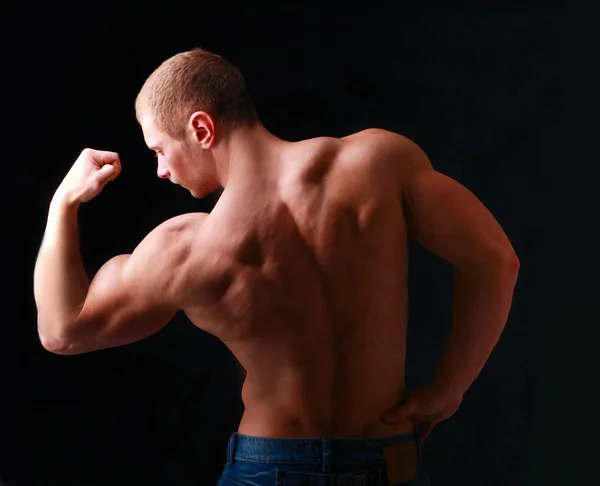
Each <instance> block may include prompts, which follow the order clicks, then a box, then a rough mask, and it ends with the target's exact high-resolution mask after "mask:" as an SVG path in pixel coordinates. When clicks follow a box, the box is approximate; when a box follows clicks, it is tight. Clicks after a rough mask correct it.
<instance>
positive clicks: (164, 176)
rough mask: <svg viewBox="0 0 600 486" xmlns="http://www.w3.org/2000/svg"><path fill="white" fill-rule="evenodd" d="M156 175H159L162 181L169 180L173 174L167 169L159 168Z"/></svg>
mask: <svg viewBox="0 0 600 486" xmlns="http://www.w3.org/2000/svg"><path fill="white" fill-rule="evenodd" d="M156 175H158V177H160V178H161V179H168V178H169V176H170V175H171V173H170V172H169V169H167V168H166V167H160V166H158V169H157V170H156Z"/></svg>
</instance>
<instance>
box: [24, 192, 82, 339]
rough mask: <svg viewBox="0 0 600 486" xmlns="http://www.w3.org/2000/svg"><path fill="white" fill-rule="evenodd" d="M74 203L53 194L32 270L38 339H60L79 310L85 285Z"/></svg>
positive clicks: (76, 210) (75, 204)
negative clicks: (33, 269)
mask: <svg viewBox="0 0 600 486" xmlns="http://www.w3.org/2000/svg"><path fill="white" fill-rule="evenodd" d="M78 209H79V204H78V203H72V202H70V201H68V200H67V199H66V198H64V197H60V196H58V195H57V196H55V197H54V199H53V200H52V202H51V203H50V210H49V212H48V221H47V225H46V230H45V233H44V238H43V240H42V245H41V247H40V251H39V254H38V258H37V262H36V265H35V271H34V297H35V302H36V306H37V311H38V330H39V333H40V337H41V338H42V340H44V339H45V340H57V339H61V337H62V336H63V334H64V332H65V331H66V330H67V329H68V327H69V324H70V323H72V322H73V321H74V319H75V317H76V316H77V314H78V312H79V311H80V310H81V307H82V306H83V303H84V302H85V298H86V295H87V291H88V288H89V281H88V277H87V275H86V272H85V268H84V266H83V263H82V261H81V255H80V251H79V228H78V223H77V212H78Z"/></svg>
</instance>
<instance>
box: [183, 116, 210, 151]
mask: <svg viewBox="0 0 600 486" xmlns="http://www.w3.org/2000/svg"><path fill="white" fill-rule="evenodd" d="M188 127H189V128H190V129H191V130H192V132H193V133H194V138H195V140H196V142H198V143H199V144H200V145H201V146H202V148H203V149H210V148H212V146H213V145H214V143H215V122H214V120H213V119H212V117H211V116H210V115H209V114H208V113H206V112H205V111H197V112H195V113H192V114H191V115H190V120H189V123H188Z"/></svg>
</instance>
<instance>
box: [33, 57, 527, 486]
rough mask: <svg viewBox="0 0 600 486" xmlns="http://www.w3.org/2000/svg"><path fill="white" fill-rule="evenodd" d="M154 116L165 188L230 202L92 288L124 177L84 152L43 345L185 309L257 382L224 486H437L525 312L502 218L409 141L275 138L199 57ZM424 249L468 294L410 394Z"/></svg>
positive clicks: (161, 86)
mask: <svg viewBox="0 0 600 486" xmlns="http://www.w3.org/2000/svg"><path fill="white" fill-rule="evenodd" d="M136 114H137V117H138V121H139V122H140V125H141V127H142V131H143V134H144V138H145V141H146V143H147V145H148V146H149V147H150V149H152V150H154V151H155V152H156V156H157V158H158V176H159V177H161V178H165V179H167V178H168V179H169V180H170V181H171V182H173V183H175V184H178V185H180V186H182V187H184V188H186V189H187V190H188V191H189V192H190V193H191V195H192V196H193V197H196V198H202V197H204V196H206V195H208V194H210V193H212V192H213V191H215V190H217V189H219V188H220V187H224V192H223V194H222V195H221V197H220V199H219V201H218V203H217V204H216V206H215V208H214V210H213V211H212V212H211V213H210V214H203V213H192V214H183V215H180V216H177V217H175V218H172V219H170V220H168V221H166V222H164V223H163V224H161V225H159V226H158V227H157V228H156V229H154V230H153V231H152V232H151V233H150V234H149V235H148V236H147V237H146V238H145V239H144V240H143V241H142V242H141V243H140V244H139V246H138V247H137V248H136V249H135V250H134V251H133V253H132V254H131V255H120V256H117V257H115V258H113V259H111V260H110V261H108V262H107V263H106V264H105V265H104V266H103V267H102V268H101V269H100V270H99V271H98V272H97V274H96V275H95V277H94V278H93V280H92V281H91V283H88V278H87V276H86V273H85V271H84V267H83V265H82V262H81V258H80V253H79V248H78V228H77V210H78V207H79V205H80V204H81V203H84V202H87V201H89V200H91V199H92V198H94V197H96V196H97V195H98V194H99V193H100V192H101V191H102V188H103V187H104V186H105V185H106V184H107V183H108V182H109V181H112V180H114V179H115V178H116V177H117V176H118V175H119V173H120V170H121V162H120V160H119V156H118V155H117V154H116V153H113V152H105V151H97V150H91V149H86V150H84V151H83V152H82V154H81V155H80V157H79V158H78V159H77V160H76V161H75V163H74V165H73V167H72V168H71V170H70V171H69V172H68V174H67V175H66V177H65V178H64V180H63V182H62V183H61V184H60V186H59V187H58V189H57V190H56V193H55V194H54V197H53V199H52V202H51V204H50V210H49V215H48V223H47V227H46V231H45V235H44V239H43V242H42V245H41V248H40V252H39V256H38V260H37V264H36V268H35V289H34V290H35V299H36V304H37V309H38V329H39V336H40V339H41V342H42V344H43V346H44V347H45V348H46V349H48V350H49V351H52V352H54V353H59V354H77V353H85V352H89V351H93V350H96V349H103V348H109V347H113V346H120V345H124V344H127V343H132V342H135V341H138V340H140V339H143V338H145V337H146V336H148V335H150V334H152V333H154V332H156V331H158V330H159V329H161V328H162V327H163V326H164V325H166V324H167V323H168V322H169V320H170V319H171V318H172V317H173V316H174V314H175V313H176V312H177V311H178V310H182V311H183V312H185V314H186V315H187V316H188V317H189V319H190V320H191V321H192V322H193V323H194V324H195V325H196V326H198V327H199V328H200V329H203V330H205V331H207V332H209V333H211V334H213V335H215V336H217V337H218V338H220V339H221V340H222V341H223V342H224V343H225V344H226V345H227V346H228V347H229V349H231V351H232V352H233V353H234V355H235V356H236V357H237V359H238V360H239V362H240V364H241V365H242V366H243V367H244V368H245V370H246V373H247V376H246V380H245V383H244V387H243V390H242V399H243V402H244V405H245V412H244V414H243V417H242V419H241V423H240V425H239V428H238V431H237V432H236V433H234V434H233V435H232V436H231V438H230V441H229V445H228V450H227V451H226V452H227V453H226V454H225V453H224V459H226V467H225V470H224V472H223V476H222V478H221V481H220V484H223V485H224V484H238V485H239V484H242V485H244V484H253V485H263V484H264V485H267V484H268V485H272V484H287V485H292V484H293V485H296V484H305V483H304V482H303V481H309V480H312V481H314V482H311V483H310V484H338V483H336V482H335V480H337V481H339V482H342V481H346V484H363V483H364V484H373V485H375V484H377V485H379V484H380V485H390V484H394V485H398V484H404V483H407V482H409V481H410V482H411V484H413V485H416V484H428V478H427V474H426V472H425V468H424V464H423V457H422V443H421V440H422V439H423V438H425V437H427V435H428V434H429V433H430V432H431V429H432V428H433V426H434V425H435V424H436V423H438V422H439V421H441V420H444V419H446V418H448V417H450V416H451V415H452V414H453V413H454V412H455V411H456V410H457V408H458V406H459V404H460V403H461V400H462V397H463V395H464V393H465V391H466V390H467V389H468V388H469V386H470V385H471V383H472V382H473V380H474V379H475V378H476V377H477V375H478V374H479V372H480V371H481V369H482V367H483V366H484V364H485V362H486V360H487V358H488V356H489V354H490V353H491V351H492V349H493V347H494V346H495V344H496V342H497V341H498V339H499V337H500V334H501V332H502V329H503V327H504V325H505V323H506V320H507V317H508V314H509V309H510V305H511V300H512V294H513V289H514V286H515V283H516V280H517V274H518V268H519V262H518V259H517V256H516V255H515V252H514V250H513V248H512V246H511V244H510V242H509V240H508V239H507V237H506V235H505V234H504V232H503V231H502V229H501V227H500V226H499V224H498V223H497V222H496V221H495V219H494V218H493V216H492V215H491V214H490V213H489V212H488V211H487V209H486V208H485V207H484V206H483V205H482V204H481V202H479V201H478V199H477V198H476V197H475V196H474V195H473V194H472V193H471V192H470V191H468V190H467V189H466V188H465V187H463V186H461V185H460V184H458V183H457V182H455V181H454V180H452V179H450V178H448V177H446V176H444V175H442V174H441V173H439V172H437V171H435V170H434V169H433V168H432V166H431V163H430V162H429V160H428V158H427V156H426V155H425V154H424V153H423V151H422V150H421V149H420V148H419V147H418V146H417V145H416V144H414V143H413V142H411V141H410V140H408V139H407V138H405V137H402V136H400V135H397V134H394V133H391V132H388V131H385V130H379V129H369V130H364V131H362V132H359V133H355V134H353V135H349V136H347V137H344V138H341V139H335V138H329V137H321V138H315V139H310V140H303V141H300V142H294V143H291V142H287V141H284V140H281V139H279V138H277V137H276V136H274V135H273V134H271V133H269V132H268V131H267V130H266V129H265V128H264V127H263V126H262V124H261V123H260V122H259V120H258V118H257V115H256V112H255V110H254V107H253V105H252V102H251V100H250V97H249V96H248V93H247V91H246V88H245V84H244V80H243V78H242V76H241V74H240V73H239V71H238V70H237V69H236V68H235V67H234V66H232V65H231V64H229V63H228V62H226V61H225V60H224V59H222V58H221V57H220V56H217V55H214V54H211V53H209V52H206V51H204V50H201V49H195V50H192V51H190V52H185V53H180V54H177V55H176V56H173V57H172V58H170V59H168V60H166V61H165V62H164V63H163V64H162V65H161V66H159V67H158V68H157V69H156V71H154V72H153V73H152V75H151V76H150V77H149V78H148V79H147V81H146V82H145V84H144V86H143V87H142V89H141V91H140V93H139V95H138V98H137V100H136ZM408 236H410V237H412V238H415V239H416V240H417V241H418V242H420V243H421V244H423V245H424V246H425V247H426V248H428V249H429V250H430V251H432V252H434V253H436V254H437V255H439V256H440V257H442V258H444V259H446V260H447V261H449V262H450V263H451V264H453V265H454V268H455V280H454V282H455V291H454V292H455V294H454V310H453V322H454V324H453V332H452V335H451V337H450V339H449V342H448V344H447V347H446V348H445V351H444V354H443V357H442V359H441V362H440V365H439V371H438V372H437V375H436V376H435V379H434V380H433V382H432V383H431V384H430V385H428V386H427V387H425V388H423V389H420V390H416V391H415V392H413V393H411V394H410V395H409V396H405V394H404V388H405V379H404V363H405V355H406V326H407V237H408ZM224 452H225V451H224ZM232 481H233V482H232ZM319 481H323V482H319ZM327 481H333V482H331V483H328V482H327ZM369 481H370V482H369Z"/></svg>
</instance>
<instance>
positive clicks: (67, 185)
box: [56, 148, 121, 203]
mask: <svg viewBox="0 0 600 486" xmlns="http://www.w3.org/2000/svg"><path fill="white" fill-rule="evenodd" d="M120 173H121V161H120V160H119V154H117V153H115V152H106V151H103V150H93V149H89V148H86V149H84V150H83V151H82V152H81V155H80V156H79V157H78V158H77V160H76V161H75V163H74V164H73V166H72V167H71V169H70V170H69V172H68V173H67V175H66V176H65V178H64V179H63V181H62V182H61V184H60V186H59V187H58V189H57V190H56V194H57V195H59V196H61V197H65V198H66V199H67V200H69V201H71V202H79V203H84V202H88V201H91V200H92V199H94V198H95V197H96V196H97V195H98V194H100V192H101V191H102V189H103V188H104V186H105V185H106V184H107V183H108V182H110V181H112V180H114V179H116V178H117V176H118V175H119V174H120Z"/></svg>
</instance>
